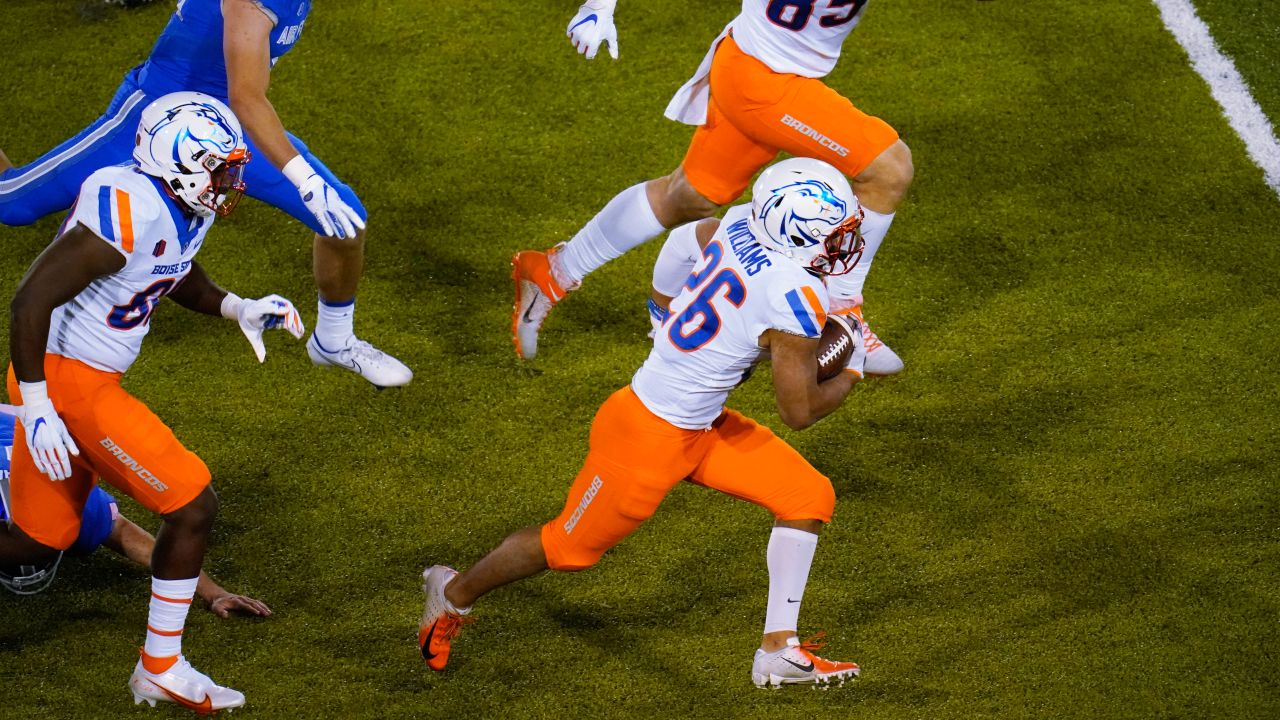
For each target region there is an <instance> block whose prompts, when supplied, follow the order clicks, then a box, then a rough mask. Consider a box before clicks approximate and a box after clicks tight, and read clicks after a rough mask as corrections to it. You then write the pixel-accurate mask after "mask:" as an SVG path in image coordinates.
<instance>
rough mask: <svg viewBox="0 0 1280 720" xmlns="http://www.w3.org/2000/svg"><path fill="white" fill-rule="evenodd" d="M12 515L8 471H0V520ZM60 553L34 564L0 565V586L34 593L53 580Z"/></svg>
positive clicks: (14, 592) (20, 593) (17, 592)
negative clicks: (50, 558)
mask: <svg viewBox="0 0 1280 720" xmlns="http://www.w3.org/2000/svg"><path fill="white" fill-rule="evenodd" d="M11 517H13V513H12V512H11V510H10V504H9V473H8V472H7V471H5V472H3V473H0V522H4V521H6V520H8V519H9V518H11ZM60 562H62V553H58V554H57V555H56V556H54V558H53V559H52V560H47V561H45V562H43V563H38V564H35V565H15V566H0V587H3V588H4V589H5V590H8V591H9V592H11V593H13V594H15V595H35V594H36V593H38V592H42V591H44V590H45V588H47V587H49V585H50V584H51V583H52V582H53V576H54V575H56V574H57V573H58V563H60Z"/></svg>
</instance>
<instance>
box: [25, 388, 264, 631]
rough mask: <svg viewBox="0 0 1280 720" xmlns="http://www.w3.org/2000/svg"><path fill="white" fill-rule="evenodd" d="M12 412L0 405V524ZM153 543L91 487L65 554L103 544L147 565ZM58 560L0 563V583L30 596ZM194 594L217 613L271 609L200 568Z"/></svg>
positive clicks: (108, 498) (50, 579)
mask: <svg viewBox="0 0 1280 720" xmlns="http://www.w3.org/2000/svg"><path fill="white" fill-rule="evenodd" d="M17 413H18V408H15V407H13V406H12V405H0V523H3V524H7V523H8V520H9V458H10V457H11V456H12V454H13V441H14V438H15V435H14V432H13V431H14V427H15V425H16V423H17V420H18V415H17ZM155 546H156V539H155V538H154V537H152V536H151V533H149V532H147V531H146V530H143V529H142V528H141V527H139V526H138V524H137V523H135V522H133V521H132V520H130V519H129V518H127V517H125V516H124V515H123V514H121V512H120V508H119V506H118V505H117V504H116V499H115V498H113V497H111V494H110V493H108V492H107V491H105V490H103V489H102V488H100V487H97V486H96V485H95V486H94V488H93V489H92V490H90V491H89V497H87V498H85V501H84V508H83V509H82V510H81V511H80V532H79V533H78V534H77V535H76V539H75V542H73V543H71V547H69V548H67V552H68V553H70V554H72V555H88V554H89V553H92V552H93V551H94V550H97V549H98V548H99V547H105V548H108V549H110V550H112V551H114V552H115V553H116V554H118V555H121V556H122V557H126V558H128V559H130V560H132V561H134V562H136V563H138V564H139V565H142V566H143V567H146V568H150V567H151V554H152V552H153V551H154V550H155ZM61 562H62V553H58V554H57V555H56V556H54V558H53V559H52V560H49V561H47V562H46V563H45V564H43V565H20V566H17V567H0V587H3V588H4V589H5V590H8V591H9V592H11V593H14V594H15V595H35V594H37V593H39V592H42V591H44V590H45V589H47V588H48V587H49V585H50V584H52V583H53V578H54V576H55V575H56V574H57V572H58V565H59V564H60V563H61ZM196 595H198V596H200V599H202V600H204V601H205V604H206V605H207V606H208V608H209V612H212V613H213V614H214V615H217V616H218V617H228V616H229V615H231V613H232V612H239V613H244V614H246V615H257V616H259V617H266V616H268V615H270V614H271V608H269V607H267V604H266V603H264V602H262V601H261V600H255V599H253V598H251V597H249V596H247V595H237V594H236V593H233V592H228V591H227V590H226V589H225V588H223V587H222V586H221V585H219V584H218V583H216V582H214V580H213V578H211V577H209V575H208V573H206V572H204V571H203V570H201V571H200V581H199V582H198V583H197V584H196Z"/></svg>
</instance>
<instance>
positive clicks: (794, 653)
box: [751, 638, 862, 688]
mask: <svg viewBox="0 0 1280 720" xmlns="http://www.w3.org/2000/svg"><path fill="white" fill-rule="evenodd" d="M791 642H794V643H796V644H794V645H790V644H789V645H787V646H786V647H784V648H782V649H781V650H775V651H774V652H765V651H764V650H761V649H757V650H756V657H755V660H754V661H753V662H752V663H751V682H753V683H755V685H756V687H758V688H767V687H773V688H779V687H782V686H783V685H814V686H819V685H820V686H824V687H825V686H828V685H843V684H844V681H845V680H850V679H852V678H856V677H858V675H860V674H861V673H862V670H861V668H859V667H858V665H857V663H851V662H837V661H834V660H826V659H824V658H820V657H818V656H817V655H814V654H813V651H814V650H817V649H818V648H820V647H822V644H821V643H817V642H812V641H809V642H804V643H801V642H799V641H798V640H796V639H795V638H791Z"/></svg>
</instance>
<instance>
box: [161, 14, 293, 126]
mask: <svg viewBox="0 0 1280 720" xmlns="http://www.w3.org/2000/svg"><path fill="white" fill-rule="evenodd" d="M255 4H256V5H257V6H258V7H259V8H261V9H262V11H263V12H264V13H265V14H266V15H267V17H269V18H271V21H272V23H273V25H274V27H272V28H271V65H272V66H275V64H276V61H277V60H279V59H280V56H282V55H284V54H285V53H287V52H289V51H290V50H291V49H293V44H294V43H296V42H297V41H298V38H299V37H300V36H301V35H302V26H303V25H304V24H305V23H306V21H307V14H308V13H310V12H311V2H310V0H255ZM137 73H138V75H137V78H138V84H139V85H140V86H141V88H142V89H143V90H144V91H146V92H147V94H149V95H151V96H153V97H154V96H159V95H164V94H166V93H171V92H179V91H182V90H194V91H196V92H202V93H205V94H208V95H212V96H214V97H216V98H218V99H220V100H222V101H224V102H225V101H226V99H227V64H226V61H225V59H224V58H223V54H222V1H221V0H179V2H178V7H177V9H176V10H175V11H174V13H173V17H171V18H169V24H168V25H166V26H165V28H164V32H162V33H160V39H159V40H157V41H156V45H155V47H154V48H152V49H151V55H150V57H148V58H147V60H146V62H144V63H143V64H142V65H140V66H139V67H138V68H137Z"/></svg>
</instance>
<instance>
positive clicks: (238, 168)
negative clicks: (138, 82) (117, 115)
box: [133, 92, 249, 217]
mask: <svg viewBox="0 0 1280 720" xmlns="http://www.w3.org/2000/svg"><path fill="white" fill-rule="evenodd" d="M133 159H134V160H135V161H137V163H138V167H139V168H140V169H141V170H142V172H144V173H146V174H148V175H151V176H154V177H157V178H159V179H160V180H161V181H162V182H163V184H164V186H165V188H167V189H168V190H169V192H170V193H172V195H173V197H174V198H175V199H176V200H178V201H179V202H181V203H182V204H183V205H185V206H186V207H188V208H190V210H191V211H192V212H194V213H195V214H197V215H199V216H201V217H211V216H213V215H215V214H216V215H226V214H228V213H230V212H231V211H232V209H234V208H235V206H236V203H237V202H239V201H240V197H241V195H242V194H243V193H244V182H243V181H242V180H241V175H242V174H243V172H244V166H245V163H247V162H249V149H248V147H247V145H246V144H245V136H244V131H243V130H241V129H240V121H239V120H237V119H236V116H235V115H234V114H233V113H232V112H231V108H228V107H227V106H226V105H224V104H223V103H222V102H221V101H219V100H217V99H215V98H213V97H211V96H209V95H205V94H204V93H198V92H176V93H170V94H168V95H164V96H161V97H159V98H157V99H156V100H155V101H154V102H152V103H151V104H150V105H148V106H147V107H146V109H144V110H143V111H142V119H141V120H139V122H138V136H137V140H136V143H135V145H134V148H133Z"/></svg>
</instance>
